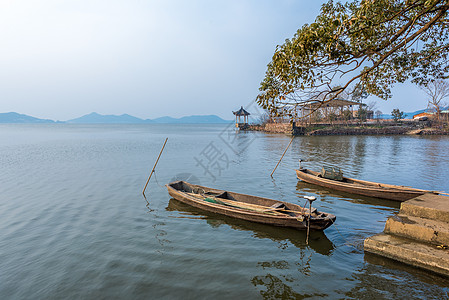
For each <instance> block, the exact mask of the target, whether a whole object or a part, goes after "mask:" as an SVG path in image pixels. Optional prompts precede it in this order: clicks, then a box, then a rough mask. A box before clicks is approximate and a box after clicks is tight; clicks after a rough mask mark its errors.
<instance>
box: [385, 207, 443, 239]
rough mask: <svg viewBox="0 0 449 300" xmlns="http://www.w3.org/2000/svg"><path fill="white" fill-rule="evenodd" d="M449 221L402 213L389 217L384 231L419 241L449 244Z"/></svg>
mask: <svg viewBox="0 0 449 300" xmlns="http://www.w3.org/2000/svg"><path fill="white" fill-rule="evenodd" d="M448 225H449V223H447V222H441V221H436V220H431V219H426V218H420V217H414V216H408V215H405V214H403V213H402V211H401V213H400V214H398V215H396V216H393V217H390V218H388V220H387V222H386V223H385V229H384V232H385V233H388V234H393V235H397V236H402V237H406V238H409V239H414V240H417V241H421V242H425V243H429V244H435V245H449V226H448Z"/></svg>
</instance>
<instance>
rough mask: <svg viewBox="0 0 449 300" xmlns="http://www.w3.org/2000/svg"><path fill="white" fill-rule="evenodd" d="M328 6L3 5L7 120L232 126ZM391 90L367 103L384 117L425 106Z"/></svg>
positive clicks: (283, 1)
mask: <svg viewBox="0 0 449 300" xmlns="http://www.w3.org/2000/svg"><path fill="white" fill-rule="evenodd" d="M324 2H325V1H310V0H296V1H295V0H277V1H274V0H273V1H269V0H253V1H250V0H214V1H207V0H189V1H181V0H164V1H162V0H161V1H156V0H154V1H153V0H87V1H85V0H64V1H61V0H40V1H35V0H21V1H17V0H0V41H1V46H0V113H2V112H12V111H13V112H18V113H23V114H27V115H31V116H34V117H38V118H44V119H52V120H61V121H65V120H69V119H73V118H77V117H80V116H82V115H85V114H88V113H91V112H97V113H100V114H114V115H120V114H124V113H127V114H130V115H133V116H136V117H139V118H143V119H154V118H157V117H162V116H171V117H178V118H179V117H182V116H188V115H210V114H214V115H218V116H220V117H222V118H224V119H228V120H231V119H233V115H232V111H235V110H237V109H239V108H240V106H244V107H247V106H248V105H249V104H251V103H253V101H254V99H255V98H256V96H257V94H258V92H259V85H260V82H261V81H262V80H263V78H264V74H265V71H266V66H267V64H268V63H269V62H270V61H271V57H272V55H273V53H274V51H275V48H276V45H279V44H282V43H283V42H284V41H285V39H287V38H291V37H293V35H294V33H295V32H296V31H297V29H299V28H300V27H301V26H302V25H304V24H305V23H311V22H313V21H314V19H315V17H316V16H317V15H318V14H319V12H320V7H321V5H322V3H324ZM392 91H393V98H392V99H390V100H388V101H387V102H385V101H383V100H380V99H378V98H375V97H370V98H369V99H367V100H366V102H369V101H376V103H377V109H380V110H381V111H382V112H384V113H390V112H391V111H392V110H393V109H394V108H399V109H400V110H402V111H405V112H412V111H415V110H419V109H423V108H425V107H426V99H425V97H426V96H425V94H424V93H423V92H422V91H421V90H419V89H418V88H417V87H415V86H414V85H412V84H403V85H397V86H396V87H395V88H393V90H392ZM253 107H254V106H253ZM251 109H252V108H251V107H250V108H249V111H250V112H251Z"/></svg>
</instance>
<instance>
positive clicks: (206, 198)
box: [166, 181, 336, 230]
mask: <svg viewBox="0 0 449 300" xmlns="http://www.w3.org/2000/svg"><path fill="white" fill-rule="evenodd" d="M166 187H167V190H168V193H169V194H170V196H172V197H173V198H175V199H176V200H178V201H181V202H183V203H186V204H188V205H191V206H193V207H197V208H200V209H203V210H205V211H209V212H213V213H217V214H221V215H226V216H229V217H233V218H237V219H242V220H247V221H252V222H258V223H263V224H270V225H274V226H281V227H292V228H296V229H301V230H305V229H307V226H308V221H309V209H307V208H305V207H301V206H300V205H297V204H292V203H288V202H284V201H278V200H273V199H268V198H262V197H257V196H251V195H245V194H239V193H234V192H229V191H224V190H218V189H213V188H208V187H205V186H201V185H195V184H190V183H188V182H185V181H175V182H172V183H169V184H167V185H166ZM335 219H336V217H335V215H332V214H329V213H324V212H319V211H317V209H316V208H312V209H311V210H310V229H311V230H324V229H326V228H327V227H329V226H331V225H332V224H333V223H334V222H335Z"/></svg>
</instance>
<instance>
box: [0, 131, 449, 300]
mask: <svg viewBox="0 0 449 300" xmlns="http://www.w3.org/2000/svg"><path fill="white" fill-rule="evenodd" d="M166 137H168V138H169V140H168V142H167V146H166V148H165V150H164V152H163V154H162V157H161V159H160V161H159V164H158V166H157V169H156V173H155V175H156V176H153V178H152V179H151V181H150V184H149V185H148V189H147V192H146V195H147V199H148V202H149V205H147V202H146V200H145V199H144V198H143V196H142V189H143V186H144V184H145V182H146V180H147V178H148V175H149V173H150V170H151V168H152V167H153V164H154V162H155V160H156V158H157V155H158V153H159V151H160V149H161V147H162V144H163V142H164V140H165V138H166ZM289 141H290V137H288V136H284V135H272V134H265V133H260V132H240V133H236V132H235V131H234V128H233V127H232V126H229V127H228V126H227V125H66V124H57V125H55V124H53V125H0V166H1V172H0V232H1V234H0V258H1V259H0V298H2V299H65V298H67V299H73V298H80V299H181V298H182V299H275V298H276V299H301V298H319V297H324V298H331V299H335V298H357V299H360V298H373V299H374V298H376V299H391V298H422V299H426V298H434V299H443V298H447V297H448V295H449V279H448V278H444V277H441V276H439V275H435V274H432V273H429V272H425V271H422V270H419V269H415V268H412V267H409V266H407V265H403V264H401V263H397V262H394V261H391V260H388V259H384V258H381V257H378V256H374V255H370V254H365V253H364V251H363V240H364V239H365V238H367V237H369V236H371V235H374V234H376V233H379V232H381V231H383V229H384V225H385V221H386V219H387V218H388V217H389V216H391V215H393V214H394V213H396V212H398V208H399V204H398V203H396V202H391V201H385V200H377V199H373V198H368V197H361V196H352V195H350V194H344V193H337V192H333V191H331V190H324V189H320V188H317V187H315V186H312V185H308V184H305V183H298V181H297V179H296V178H295V172H294V169H295V168H296V167H297V166H298V159H299V158H301V159H303V160H305V162H304V163H303V165H304V166H305V167H307V168H310V169H314V170H318V169H320V168H321V166H323V165H326V166H337V167H341V169H342V170H343V172H344V174H345V175H346V176H349V177H355V178H359V179H365V180H372V181H378V182H384V183H391V184H400V185H409V186H413V187H417V188H423V189H430V190H440V191H441V190H442V191H446V192H449V180H448V178H449V168H448V166H449V137H419V136H326V137H297V138H295V139H294V141H293V143H292V146H291V148H290V149H289V150H288V151H287V153H286V155H285V157H284V159H283V161H282V163H281V164H280V165H279V167H278V169H277V170H276V172H275V173H274V175H273V178H271V177H270V173H271V171H272V170H273V168H274V166H275V165H276V163H277V161H278V160H279V158H280V156H281V155H282V153H283V151H284V149H285V147H286V146H287V144H288V143H289ZM176 178H178V179H186V178H189V180H190V181H191V182H196V183H201V184H202V185H206V186H212V187H217V188H222V189H228V190H232V191H236V192H242V193H247V194H253V195H260V196H265V197H268V198H275V199H280V200H285V201H289V202H292V203H299V204H301V205H303V204H304V199H303V198H302V197H303V196H304V195H317V196H318V200H317V201H315V202H314V206H315V207H317V208H318V209H319V210H321V211H325V212H329V213H332V214H335V215H336V216H337V220H336V224H335V225H334V226H331V227H330V228H328V229H327V230H325V231H324V232H313V233H312V235H311V238H310V239H311V240H310V242H309V245H306V243H305V240H306V235H305V233H304V232H300V231H296V230H293V229H283V228H276V227H271V226H265V225H259V224H254V223H250V222H245V221H238V220H234V219H230V218H226V217H222V216H219V215H214V214H210V213H205V212H202V211H200V210H197V209H193V208H190V207H188V206H186V205H183V204H181V203H179V202H177V201H174V200H170V197H169V195H168V193H167V191H166V189H165V188H164V187H163V185H164V184H166V183H168V182H170V181H171V180H174V179H176Z"/></svg>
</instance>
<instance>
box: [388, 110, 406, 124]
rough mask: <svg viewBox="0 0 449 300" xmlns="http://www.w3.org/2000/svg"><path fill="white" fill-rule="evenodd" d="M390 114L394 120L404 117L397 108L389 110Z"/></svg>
mask: <svg viewBox="0 0 449 300" xmlns="http://www.w3.org/2000/svg"><path fill="white" fill-rule="evenodd" d="M391 115H392V116H393V119H394V121H395V122H397V121H399V120H400V119H403V118H404V112H403V111H400V110H399V109H398V108H395V109H393V111H392V112H391Z"/></svg>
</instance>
